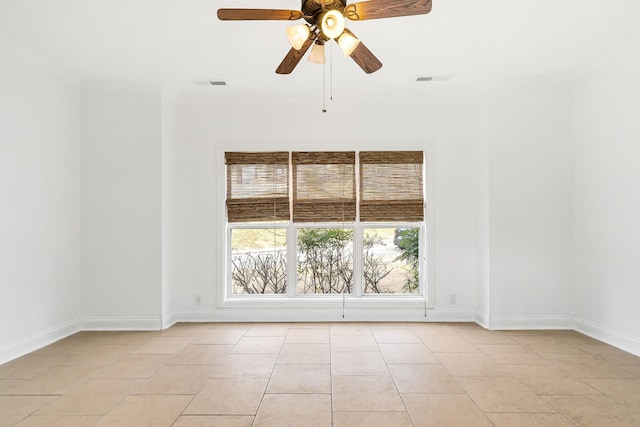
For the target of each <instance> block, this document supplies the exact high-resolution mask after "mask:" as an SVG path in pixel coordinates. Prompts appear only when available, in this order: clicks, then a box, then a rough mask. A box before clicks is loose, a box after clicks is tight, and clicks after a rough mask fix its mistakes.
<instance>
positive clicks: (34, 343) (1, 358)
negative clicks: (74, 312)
mask: <svg viewBox="0 0 640 427" xmlns="http://www.w3.org/2000/svg"><path fill="white" fill-rule="evenodd" d="M79 330H80V321H79V319H73V320H70V321H68V322H65V323H62V324H60V325H58V326H54V327H52V328H49V329H45V330H44V331H40V332H36V333H35V334H31V335H29V336H27V337H25V338H21V339H19V340H17V341H14V342H12V343H9V344H7V345H5V346H4V347H1V348H0V365H1V364H3V363H6V362H8V361H10V360H13V359H17V358H18V357H20V356H24V355H25V354H27V353H31V352H32V351H36V350H38V349H40V348H42V347H45V346H48V345H49V344H53V343H54V342H56V341H59V340H61V339H63V338H66V337H68V336H69V335H73V334H75V333H76V332H78V331H79Z"/></svg>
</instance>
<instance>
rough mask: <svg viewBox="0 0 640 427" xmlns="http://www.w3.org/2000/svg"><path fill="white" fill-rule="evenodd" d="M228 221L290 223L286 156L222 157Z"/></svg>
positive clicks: (287, 162)
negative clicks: (282, 221)
mask: <svg viewBox="0 0 640 427" xmlns="http://www.w3.org/2000/svg"><path fill="white" fill-rule="evenodd" d="M225 163H226V165H227V220H228V221H229V222H260V221H280V220H289V218H290V215H289V153H287V152H275V153H225Z"/></svg>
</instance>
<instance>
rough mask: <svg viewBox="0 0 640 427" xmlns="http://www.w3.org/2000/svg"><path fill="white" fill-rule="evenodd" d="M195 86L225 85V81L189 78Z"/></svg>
mask: <svg viewBox="0 0 640 427" xmlns="http://www.w3.org/2000/svg"><path fill="white" fill-rule="evenodd" d="M191 83H193V84H194V85H196V86H226V85H227V82H226V81H224V80H191Z"/></svg>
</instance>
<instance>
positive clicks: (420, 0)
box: [218, 0, 431, 74]
mask: <svg viewBox="0 0 640 427" xmlns="http://www.w3.org/2000/svg"><path fill="white" fill-rule="evenodd" d="M346 1H347V0H302V5H301V7H300V10H278V9H218V19H220V20H222V21H247V20H248V21H250V20H283V21H296V20H298V19H303V18H304V20H305V21H307V24H299V25H294V26H290V27H288V28H287V29H286V34H287V39H288V40H289V43H290V44H291V46H292V48H291V50H290V51H289V53H287V55H286V56H285V57H284V59H283V60H282V62H281V63H280V65H279V66H278V68H277V69H276V73H278V74H290V73H291V72H292V71H293V70H294V69H295V67H296V66H297V65H298V63H299V62H300V59H302V57H303V56H304V54H305V53H306V52H307V50H309V48H311V45H314V46H313V49H311V54H310V55H309V61H311V62H314V63H318V64H323V63H324V43H325V42H327V41H329V40H331V39H333V40H335V41H336V42H337V43H338V45H339V46H340V49H341V50H342V52H343V53H344V55H345V56H349V57H350V58H351V59H353V61H354V62H355V63H356V64H357V65H358V66H359V67H360V68H362V70H363V71H364V72H365V73H367V74H369V73H373V72H376V71H378V70H379V69H380V68H381V67H382V62H380V60H378V58H376V57H375V55H374V54H373V53H371V51H370V50H369V49H368V48H367V47H366V46H365V45H364V43H362V42H361V41H360V40H359V39H358V38H357V37H356V35H355V34H353V32H351V31H350V30H348V29H347V28H345V18H346V19H349V20H351V21H364V20H367V19H379V18H394V17H399V16H411V15H423V14H427V13H429V12H431V0H368V1H360V2H356V3H351V4H349V5H347V3H346Z"/></svg>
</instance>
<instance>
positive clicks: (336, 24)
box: [320, 9, 344, 39]
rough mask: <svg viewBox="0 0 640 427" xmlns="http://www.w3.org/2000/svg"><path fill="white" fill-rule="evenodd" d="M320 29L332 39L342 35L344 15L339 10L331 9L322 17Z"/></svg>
mask: <svg viewBox="0 0 640 427" xmlns="http://www.w3.org/2000/svg"><path fill="white" fill-rule="evenodd" d="M320 30H321V31H322V33H323V34H324V35H325V36H327V37H328V38H330V39H335V38H337V37H340V34H342V32H343V31H344V15H342V13H340V12H338V11H337V10H333V9H332V10H330V11H328V12H326V13H325V14H323V15H322V17H321V18H320Z"/></svg>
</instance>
